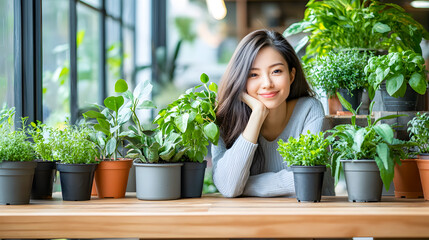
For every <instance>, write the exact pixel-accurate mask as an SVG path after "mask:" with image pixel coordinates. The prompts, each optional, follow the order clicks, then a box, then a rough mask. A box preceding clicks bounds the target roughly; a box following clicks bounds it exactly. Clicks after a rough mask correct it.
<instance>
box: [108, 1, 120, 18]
mask: <svg viewBox="0 0 429 240" xmlns="http://www.w3.org/2000/svg"><path fill="white" fill-rule="evenodd" d="M120 4H121V1H119V0H106V12H107V14H109V15H112V16H114V17H116V18H120V17H121V7H120V6H121V5H120Z"/></svg>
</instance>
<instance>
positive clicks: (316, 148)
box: [277, 131, 331, 166]
mask: <svg viewBox="0 0 429 240" xmlns="http://www.w3.org/2000/svg"><path fill="white" fill-rule="evenodd" d="M324 135H325V134H324V133H323V132H320V133H318V134H311V133H310V131H308V133H307V134H300V136H299V138H294V137H290V138H289V139H288V141H287V142H284V141H283V139H280V140H279V141H278V145H279V147H278V148H277V151H278V152H279V153H280V155H281V156H282V157H283V159H284V161H285V162H286V163H287V165H288V166H292V165H295V166H316V165H329V164H328V163H329V155H330V154H329V150H328V147H329V144H330V139H331V138H326V139H325V137H324Z"/></svg>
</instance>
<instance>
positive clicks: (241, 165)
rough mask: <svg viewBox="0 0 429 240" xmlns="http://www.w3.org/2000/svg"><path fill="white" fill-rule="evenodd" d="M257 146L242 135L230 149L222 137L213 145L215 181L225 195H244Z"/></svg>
mask: <svg viewBox="0 0 429 240" xmlns="http://www.w3.org/2000/svg"><path fill="white" fill-rule="evenodd" d="M257 147H258V145H257V144H253V143H251V142H249V141H247V140H246V139H244V138H243V137H242V136H241V135H240V136H239V137H238V138H237V140H236V141H235V142H234V144H233V146H232V147H231V148H229V149H226V147H225V143H224V142H223V140H222V139H219V142H218V145H217V146H212V160H213V182H214V184H215V186H216V188H217V189H218V190H219V192H220V193H222V195H223V196H225V197H237V196H240V195H242V193H243V191H244V187H245V185H246V183H247V180H248V178H249V175H250V167H251V165H252V161H253V157H254V155H255V151H256V148H257Z"/></svg>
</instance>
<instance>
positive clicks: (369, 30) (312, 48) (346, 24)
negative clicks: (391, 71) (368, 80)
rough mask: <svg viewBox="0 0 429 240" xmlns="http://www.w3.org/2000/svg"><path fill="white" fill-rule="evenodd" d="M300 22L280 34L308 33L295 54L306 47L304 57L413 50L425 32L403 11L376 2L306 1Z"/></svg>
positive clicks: (424, 35) (344, 0)
mask: <svg viewBox="0 0 429 240" xmlns="http://www.w3.org/2000/svg"><path fill="white" fill-rule="evenodd" d="M306 7H307V8H306V10H305V13H304V19H303V20H302V21H300V22H298V23H295V24H292V25H291V26H290V27H288V28H287V29H286V31H285V32H284V35H285V36H286V37H287V36H290V35H294V34H297V33H301V32H309V33H310V35H309V36H308V37H304V38H303V39H302V40H301V41H300V43H299V44H298V46H297V47H296V51H299V50H300V49H301V48H302V47H304V46H305V45H306V43H307V42H309V43H310V44H309V45H308V46H307V47H306V56H307V57H311V56H314V55H318V54H321V55H324V54H327V53H328V52H329V51H331V50H337V49H344V48H346V49H353V48H365V49H382V50H389V52H398V51H403V50H414V51H415V52H418V53H421V52H422V50H421V48H420V42H421V41H422V40H423V38H424V39H429V33H428V32H427V31H426V30H425V29H424V27H423V26H422V25H421V24H420V23H418V22H417V21H415V20H414V19H413V18H412V17H411V16H410V15H409V14H408V13H406V12H405V10H404V9H403V8H401V7H400V6H399V5H397V4H394V3H383V2H380V1H377V0H324V1H315V0H310V1H309V2H308V3H307V5H306Z"/></svg>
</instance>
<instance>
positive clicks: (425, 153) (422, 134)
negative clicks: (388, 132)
mask: <svg viewBox="0 0 429 240" xmlns="http://www.w3.org/2000/svg"><path fill="white" fill-rule="evenodd" d="M408 132H409V133H410V136H411V141H413V142H415V143H416V144H417V147H418V149H419V155H418V159H417V165H418V168H419V172H420V179H421V183H422V187H423V194H424V197H425V200H429V113H417V114H416V116H415V117H414V118H413V119H411V120H410V121H409V122H408Z"/></svg>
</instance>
